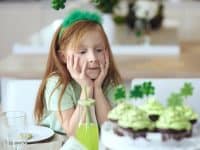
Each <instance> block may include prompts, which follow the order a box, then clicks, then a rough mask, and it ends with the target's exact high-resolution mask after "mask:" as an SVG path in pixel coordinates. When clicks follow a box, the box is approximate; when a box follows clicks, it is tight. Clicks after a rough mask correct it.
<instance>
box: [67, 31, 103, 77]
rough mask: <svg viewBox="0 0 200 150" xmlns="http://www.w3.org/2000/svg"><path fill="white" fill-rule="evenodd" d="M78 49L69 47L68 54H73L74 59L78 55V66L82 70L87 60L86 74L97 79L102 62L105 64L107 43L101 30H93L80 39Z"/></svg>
mask: <svg viewBox="0 0 200 150" xmlns="http://www.w3.org/2000/svg"><path fill="white" fill-rule="evenodd" d="M77 48H78V49H77V50H73V49H70V48H67V51H66V53H67V56H68V55H73V56H74V60H76V59H75V58H76V57H78V61H79V63H78V67H79V70H80V71H81V70H82V68H83V64H84V63H85V62H86V63H87V67H86V70H85V73H86V75H87V76H88V77H89V78H90V79H96V78H97V77H98V76H99V74H100V71H101V70H100V64H103V65H104V64H105V45H104V41H103V37H102V35H101V34H100V32H98V31H96V30H92V31H89V32H87V33H86V34H84V35H83V36H82V38H81V39H80V43H79V44H78V47H77Z"/></svg>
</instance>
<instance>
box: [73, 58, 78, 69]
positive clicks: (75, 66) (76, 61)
mask: <svg viewBox="0 0 200 150" xmlns="http://www.w3.org/2000/svg"><path fill="white" fill-rule="evenodd" d="M78 64H79V57H78V56H75V58H74V66H73V68H74V69H75V70H77V71H78Z"/></svg>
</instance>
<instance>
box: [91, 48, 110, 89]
mask: <svg viewBox="0 0 200 150" xmlns="http://www.w3.org/2000/svg"><path fill="white" fill-rule="evenodd" d="M104 56H105V64H102V63H100V69H101V72H100V74H99V76H98V78H97V79H96V80H95V81H94V87H95V88H101V87H102V84H103V81H104V79H105V77H106V75H107V72H108V68H109V56H108V52H107V51H106V52H105V54H104Z"/></svg>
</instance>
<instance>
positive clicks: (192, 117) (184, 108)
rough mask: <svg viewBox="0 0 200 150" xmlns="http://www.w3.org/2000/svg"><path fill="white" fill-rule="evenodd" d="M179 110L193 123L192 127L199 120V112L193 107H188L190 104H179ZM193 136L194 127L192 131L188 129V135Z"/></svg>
mask: <svg viewBox="0 0 200 150" xmlns="http://www.w3.org/2000/svg"><path fill="white" fill-rule="evenodd" d="M176 109H177V110H179V111H180V113H182V114H183V115H184V116H185V118H186V119H187V120H188V121H189V122H190V123H191V125H192V128H193V125H194V124H195V123H196V122H197V120H198V114H197V113H195V112H194V111H193V110H192V108H190V107H188V106H178V107H176ZM191 136H192V129H191V130H190V131H188V133H187V134H186V137H191Z"/></svg>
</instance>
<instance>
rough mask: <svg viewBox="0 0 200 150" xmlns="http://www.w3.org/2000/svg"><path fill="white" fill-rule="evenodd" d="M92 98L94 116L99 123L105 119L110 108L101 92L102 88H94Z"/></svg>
mask: <svg viewBox="0 0 200 150" xmlns="http://www.w3.org/2000/svg"><path fill="white" fill-rule="evenodd" d="M94 99H95V100H96V104H95V108H96V117H97V120H98V122H99V124H102V123H103V122H104V121H106V120H107V115H108V112H109V111H110V110H111V106H110V103H109V102H108V100H107V99H106V97H105V96H104V94H103V90H102V88H96V89H94Z"/></svg>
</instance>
